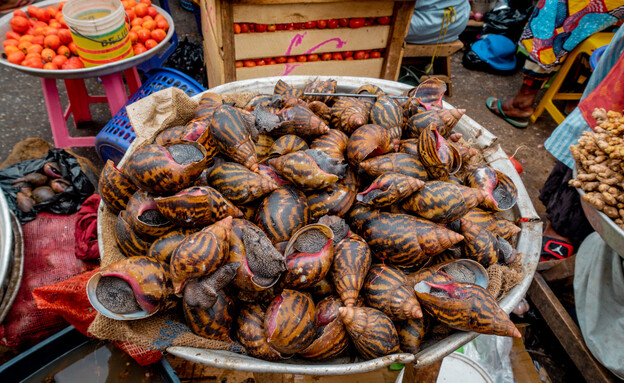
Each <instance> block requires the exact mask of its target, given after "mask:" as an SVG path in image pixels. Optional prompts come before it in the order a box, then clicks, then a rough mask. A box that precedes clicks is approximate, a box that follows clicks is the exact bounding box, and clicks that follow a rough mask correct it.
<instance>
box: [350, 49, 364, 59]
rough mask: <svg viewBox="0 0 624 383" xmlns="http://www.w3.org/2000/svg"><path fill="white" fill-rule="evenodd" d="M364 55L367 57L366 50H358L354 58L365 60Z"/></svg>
mask: <svg viewBox="0 0 624 383" xmlns="http://www.w3.org/2000/svg"><path fill="white" fill-rule="evenodd" d="M364 57H366V52H364V51H357V52H355V53H354V54H353V58H355V59H356V60H364Z"/></svg>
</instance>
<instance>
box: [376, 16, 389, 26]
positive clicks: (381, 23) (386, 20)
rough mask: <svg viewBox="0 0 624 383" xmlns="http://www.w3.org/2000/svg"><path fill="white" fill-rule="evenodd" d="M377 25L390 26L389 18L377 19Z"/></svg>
mask: <svg viewBox="0 0 624 383" xmlns="http://www.w3.org/2000/svg"><path fill="white" fill-rule="evenodd" d="M377 24H379V25H388V24H390V16H382V17H378V18H377Z"/></svg>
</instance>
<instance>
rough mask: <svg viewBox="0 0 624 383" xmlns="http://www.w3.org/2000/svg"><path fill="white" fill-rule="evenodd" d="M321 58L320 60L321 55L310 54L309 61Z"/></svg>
mask: <svg viewBox="0 0 624 383" xmlns="http://www.w3.org/2000/svg"><path fill="white" fill-rule="evenodd" d="M319 60H320V58H319V55H315V54H311V55H308V61H319Z"/></svg>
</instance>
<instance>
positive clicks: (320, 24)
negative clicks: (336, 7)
mask: <svg viewBox="0 0 624 383" xmlns="http://www.w3.org/2000/svg"><path fill="white" fill-rule="evenodd" d="M316 27H317V28H318V29H325V28H327V20H319V21H317V22H316Z"/></svg>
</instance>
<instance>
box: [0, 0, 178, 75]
mask: <svg viewBox="0 0 624 383" xmlns="http://www.w3.org/2000/svg"><path fill="white" fill-rule="evenodd" d="M65 3H66V2H65V1H62V2H60V3H59V5H58V6H49V7H46V8H39V7H37V6H34V5H31V6H29V7H28V8H27V9H26V12H24V11H22V10H19V9H17V10H15V11H13V17H12V18H11V21H10V26H11V30H10V31H8V32H7V33H6V35H5V40H4V41H3V43H2V45H3V47H4V55H3V56H4V57H5V58H6V59H7V61H9V62H10V63H12V64H16V65H22V66H26V67H30V68H36V69H50V70H58V69H80V68H84V64H83V63H82V61H81V60H80V58H79V57H78V49H77V47H76V44H75V43H74V42H73V41H72V36H71V32H70V31H69V28H68V27H67V24H65V19H64V18H63V13H62V10H63V5H65ZM121 3H122V5H123V6H124V9H125V10H126V13H127V14H128V19H129V20H130V25H128V28H129V30H130V31H129V33H128V35H129V37H130V41H131V42H132V48H133V51H134V54H135V55H138V54H141V53H143V52H145V51H147V50H149V49H152V48H154V47H155V46H156V45H158V44H159V43H160V42H161V41H163V40H164V39H165V37H166V36H167V31H168V30H169V23H167V20H166V19H165V17H164V16H163V15H161V14H158V11H157V10H156V8H154V7H152V3H151V0H141V1H140V2H136V1H134V0H127V1H122V2H121Z"/></svg>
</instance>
